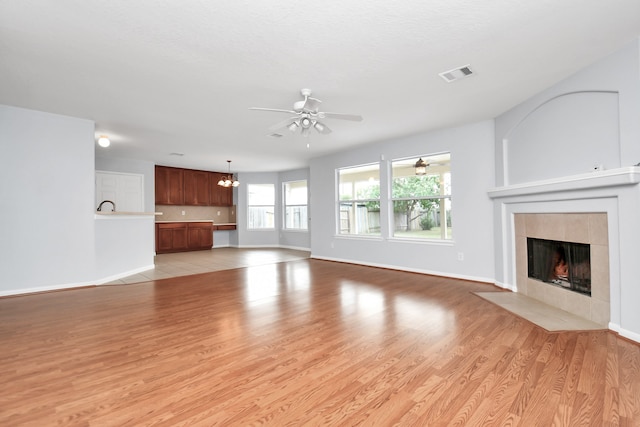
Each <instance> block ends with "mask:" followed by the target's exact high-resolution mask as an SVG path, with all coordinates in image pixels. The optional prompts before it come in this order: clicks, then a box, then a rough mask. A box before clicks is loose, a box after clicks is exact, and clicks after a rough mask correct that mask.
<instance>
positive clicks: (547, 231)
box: [514, 213, 610, 327]
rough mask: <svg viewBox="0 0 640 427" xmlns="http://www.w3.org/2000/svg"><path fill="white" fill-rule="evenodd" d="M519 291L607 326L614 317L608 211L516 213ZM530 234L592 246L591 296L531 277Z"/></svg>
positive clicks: (515, 230) (515, 232) (517, 280)
mask: <svg viewBox="0 0 640 427" xmlns="http://www.w3.org/2000/svg"><path fill="white" fill-rule="evenodd" d="M514 235H515V252H516V256H515V261H516V286H517V291H518V292H519V293H522V294H524V295H526V296H528V297H531V298H534V299H536V300H539V301H542V302H544V303H545V304H548V305H550V306H553V307H556V308H560V309H562V310H565V311H568V312H569V313H572V314H575V315H576V316H580V317H582V318H584V319H588V320H591V321H592V322H595V323H597V324H599V325H602V326H604V327H606V326H607V325H608V323H609V317H610V301H609V293H610V292H609V239H608V226H607V214H606V213H520V214H515V215H514ZM527 237H533V238H538V239H547V240H557V241H567V242H574V243H586V244H589V245H590V248H591V297H589V296H587V295H582V294H579V293H577V292H573V291H570V290H568V289H564V288H561V287H558V286H554V285H551V284H549V283H544V282H542V281H540V280H536V279H532V278H529V277H527Z"/></svg>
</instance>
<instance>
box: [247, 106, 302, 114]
mask: <svg viewBox="0 0 640 427" xmlns="http://www.w3.org/2000/svg"><path fill="white" fill-rule="evenodd" d="M249 110H258V111H275V112H276V113H289V114H297V113H296V112H295V111H292V110H281V109H279V108H261V107H249Z"/></svg>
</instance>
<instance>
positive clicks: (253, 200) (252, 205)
mask: <svg viewBox="0 0 640 427" xmlns="http://www.w3.org/2000/svg"><path fill="white" fill-rule="evenodd" d="M247 193H248V197H247V202H248V203H247V204H248V206H247V212H248V215H249V217H248V218H247V228H248V229H273V228H275V227H274V225H275V223H274V216H275V213H274V212H275V209H274V206H275V186H274V185H273V184H248V185H247Z"/></svg>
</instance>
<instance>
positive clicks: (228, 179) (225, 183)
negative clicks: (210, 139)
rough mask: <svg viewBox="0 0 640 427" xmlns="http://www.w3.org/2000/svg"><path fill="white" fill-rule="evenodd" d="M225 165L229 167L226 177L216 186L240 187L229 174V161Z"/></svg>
mask: <svg viewBox="0 0 640 427" xmlns="http://www.w3.org/2000/svg"><path fill="white" fill-rule="evenodd" d="M227 163H228V166H229V169H228V175H227V176H223V177H222V178H220V181H218V185H219V186H221V187H237V186H238V185H240V182H239V181H238V180H237V179H235V177H234V176H233V175H232V174H231V160H227Z"/></svg>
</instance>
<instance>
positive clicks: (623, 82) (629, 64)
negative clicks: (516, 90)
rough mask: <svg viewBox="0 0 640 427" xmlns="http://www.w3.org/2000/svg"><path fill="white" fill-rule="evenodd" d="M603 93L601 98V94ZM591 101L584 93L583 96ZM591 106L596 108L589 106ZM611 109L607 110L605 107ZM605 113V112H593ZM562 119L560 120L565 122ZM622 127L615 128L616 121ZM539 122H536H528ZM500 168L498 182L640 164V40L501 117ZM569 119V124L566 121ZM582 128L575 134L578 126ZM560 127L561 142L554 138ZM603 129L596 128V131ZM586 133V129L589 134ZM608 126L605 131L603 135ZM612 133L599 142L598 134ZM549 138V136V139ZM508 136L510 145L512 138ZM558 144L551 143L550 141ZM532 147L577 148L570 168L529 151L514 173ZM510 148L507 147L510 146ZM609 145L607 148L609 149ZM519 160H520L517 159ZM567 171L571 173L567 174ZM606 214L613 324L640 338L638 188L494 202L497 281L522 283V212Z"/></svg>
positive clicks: (498, 132) (509, 284)
mask: <svg viewBox="0 0 640 427" xmlns="http://www.w3.org/2000/svg"><path fill="white" fill-rule="evenodd" d="M597 92H610V93H613V94H615V98H616V99H617V103H614V104H611V102H610V97H607V98H608V99H606V100H604V99H602V102H600V103H597V104H593V103H592V101H593V100H589V101H588V102H585V103H584V105H577V104H576V103H575V102H569V103H564V104H556V105H554V107H553V108H549V109H547V108H544V106H548V105H551V104H552V103H553V104H555V103H556V101H557V100H560V99H563V100H566V99H570V98H575V97H576V95H577V94H580V93H597ZM601 98H602V97H601ZM576 99H577V100H582V101H584V98H576ZM590 107H592V108H591V111H589V110H590ZM601 107H602V108H604V110H602V109H601ZM593 111H599V112H600V113H599V114H596V115H593V114H590V113H591V112H593ZM559 117H560V118H561V120H559ZM614 117H615V118H617V119H616V120H615V121H614V122H613V126H614V127H615V129H614V130H615V132H611V126H612V120H613V119H612V118H614ZM529 119H533V121H532V123H533V125H532V124H531V123H529V122H528V120H529ZM495 122H496V132H495V137H496V166H497V167H496V172H497V178H496V180H497V182H498V185H500V186H503V185H508V184H513V183H514V182H513V180H514V177H515V181H516V182H515V183H518V184H523V183H525V184H526V182H532V181H537V180H543V179H548V178H550V177H556V178H557V177H562V176H567V175H572V174H576V173H580V172H581V171H582V172H585V173H589V172H587V170H586V169H588V168H589V167H590V166H591V165H592V164H593V163H594V162H599V161H600V160H601V159H602V163H604V165H605V167H606V168H616V167H629V166H633V165H635V164H637V163H638V162H640V142H639V141H640V43H639V40H634V41H633V42H632V43H630V44H629V45H628V46H626V47H625V48H623V49H621V50H620V51H618V52H615V53H613V54H612V55H610V56H609V57H607V58H604V59H602V60H601V61H598V62H597V63H595V64H593V65H592V66H590V67H587V68H585V69H584V70H582V71H580V72H579V73H577V74H575V75H574V76H571V77H570V78H568V79H566V80H564V81H562V82H560V83H558V84H557V85H554V86H553V87H551V88H549V89H547V90H545V91H543V92H541V93H540V94H538V95H536V96H535V97H533V98H531V99H529V100H527V101H526V102H523V103H522V104H520V105H518V106H516V107H515V108H513V109H512V110H510V111H508V112H506V113H504V114H503V115H501V116H499V117H497V118H496V121H495ZM567 124H570V126H567ZM572 128H573V129H574V130H575V132H570V130H571V129H572ZM549 129H551V130H559V133H560V134H562V138H561V139H554V132H549ZM594 129H596V131H593V130H594ZM585 130H586V131H585ZM601 130H604V132H602V133H601V132H600V131H601ZM592 131H593V133H594V134H597V135H598V136H597V138H602V137H607V138H608V139H607V140H604V141H602V140H601V141H598V139H597V138H592V136H593V135H591V133H592ZM518 132H519V133H521V134H522V135H521V137H522V138H521V141H526V142H527V144H528V147H524V146H522V145H519V144H514V143H512V142H513V141H510V140H509V139H510V138H511V136H512V135H514V134H516V133H518ZM545 136H546V137H547V139H543V138H544V137H545ZM505 140H506V142H505ZM550 141H551V142H550ZM531 145H534V146H537V147H540V149H541V150H545V151H547V152H549V151H553V149H554V147H555V148H556V151H559V152H565V153H569V152H571V153H574V155H573V156H569V157H567V158H565V159H564V165H565V168H564V169H558V168H556V169H554V171H552V172H551V173H550V172H549V170H548V169H547V168H548V166H549V165H548V164H545V163H544V161H543V158H542V157H540V156H533V155H530V156H529V159H531V162H532V163H533V164H532V165H530V166H531V167H529V168H528V169H527V171H526V173H524V174H523V173H520V174H519V175H518V174H514V173H513V172H512V169H513V168H514V167H515V168H518V166H519V164H520V163H519V162H521V160H519V159H525V158H527V150H529V148H530V147H531ZM505 147H506V150H505ZM603 148H604V150H603ZM511 162H513V164H511ZM559 171H560V172H562V171H564V174H562V173H560V172H559ZM527 211H536V212H567V211H570V212H584V211H591V212H607V213H608V218H609V232H610V235H609V250H610V253H609V257H610V269H611V275H610V283H611V303H612V304H611V324H610V326H611V327H612V329H614V330H618V331H619V332H620V333H621V334H622V335H624V336H626V337H628V338H631V339H634V340H636V341H640V310H638V309H637V305H638V301H640V286H638V277H640V263H638V242H639V241H640V221H638V213H639V212H640V188H639V186H638V185H635V186H625V187H621V188H617V189H612V188H603V189H593V190H590V191H584V190H580V191H578V190H576V191H564V192H562V193H554V194H550V195H547V196H541V195H533V196H531V197H513V198H507V199H505V200H503V199H500V200H496V202H495V216H494V224H495V229H496V237H495V241H496V256H495V259H496V268H495V270H496V281H497V282H499V283H502V284H504V285H505V287H512V286H513V285H514V283H515V281H514V272H513V263H512V258H513V254H512V250H513V248H512V247H511V242H510V240H511V236H512V227H513V225H512V223H511V222H512V214H513V213H515V212H527Z"/></svg>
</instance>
